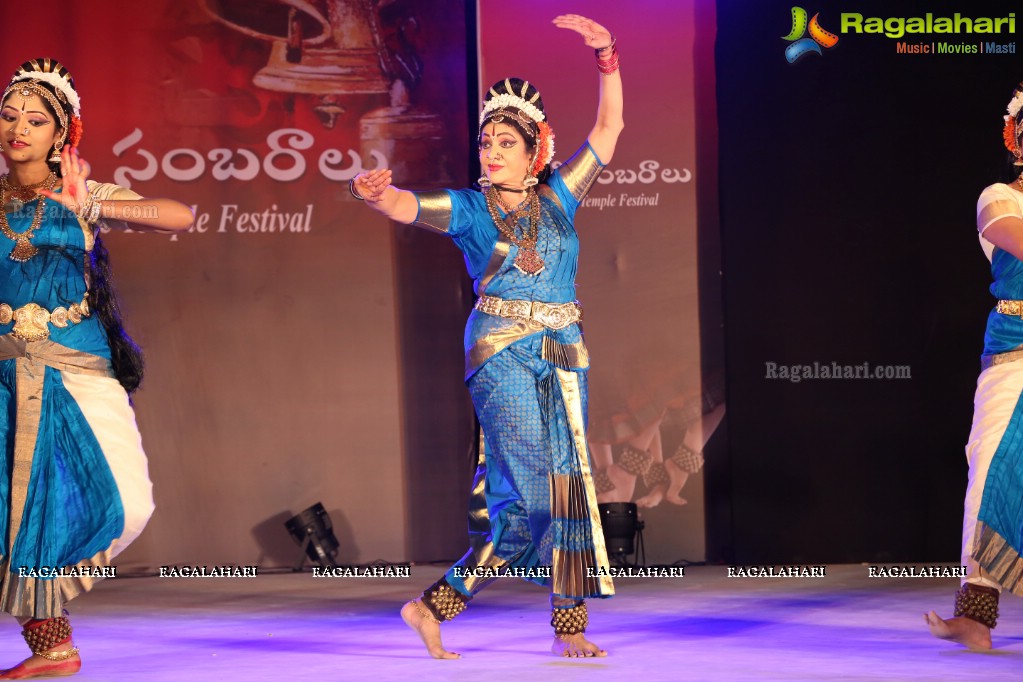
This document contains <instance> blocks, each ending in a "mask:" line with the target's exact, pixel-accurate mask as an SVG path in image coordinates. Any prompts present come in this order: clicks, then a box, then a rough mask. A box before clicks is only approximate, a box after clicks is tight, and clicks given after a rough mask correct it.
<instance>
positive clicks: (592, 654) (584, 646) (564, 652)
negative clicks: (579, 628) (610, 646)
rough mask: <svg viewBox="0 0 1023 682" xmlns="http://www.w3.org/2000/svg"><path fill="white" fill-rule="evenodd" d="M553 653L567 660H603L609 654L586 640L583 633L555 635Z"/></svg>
mask: <svg viewBox="0 0 1023 682" xmlns="http://www.w3.org/2000/svg"><path fill="white" fill-rule="evenodd" d="M551 652H552V653H553V654H554V655H555V656H564V657H567V658H603V657H604V656H607V652H606V651H604V650H603V649H601V648H600V647H598V646H597V645H596V644H594V643H593V642H591V641H589V640H588V639H586V637H585V636H584V635H583V633H581V632H580V633H579V634H577V635H560V636H558V635H555V636H554V644H552V645H551Z"/></svg>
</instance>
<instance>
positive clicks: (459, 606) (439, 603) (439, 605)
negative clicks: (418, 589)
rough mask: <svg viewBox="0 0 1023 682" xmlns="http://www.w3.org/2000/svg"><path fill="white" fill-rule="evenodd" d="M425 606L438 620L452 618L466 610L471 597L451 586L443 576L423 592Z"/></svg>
mask: <svg viewBox="0 0 1023 682" xmlns="http://www.w3.org/2000/svg"><path fill="white" fill-rule="evenodd" d="M422 601H423V606H425V607H426V608H427V609H429V611H430V613H432V614H433V617H434V618H435V619H436V620H437V622H442V621H445V620H451V619H452V618H454V617H455V616H457V615H458V614H460V613H461V612H462V611H465V606H466V604H468V603H469V597H466V596H465V595H464V594H462V593H461V592H459V591H458V590H456V589H455V588H453V587H451V585H449V584H448V583H447V581H446V580H444V579H443V578H441V579H440V580H438V581H437V582H435V583H434V584H433V585H431V586H430V587H428V588H427V589H426V590H425V591H424V592H423V599H422Z"/></svg>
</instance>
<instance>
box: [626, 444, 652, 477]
mask: <svg viewBox="0 0 1023 682" xmlns="http://www.w3.org/2000/svg"><path fill="white" fill-rule="evenodd" d="M653 459H654V458H653V455H651V454H650V453H649V452H647V451H646V450H640V449H639V448H634V447H632V446H631V445H626V446H625V447H624V448H622V454H621V455H619V457H618V466H619V467H620V468H621V469H622V470H623V471H625V472H627V473H630V474H632V475H633V476H639V475H641V474H643V473H645V472H646V470H647V469H649V468H650V462H652V461H653Z"/></svg>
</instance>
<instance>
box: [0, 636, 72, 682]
mask: <svg viewBox="0 0 1023 682" xmlns="http://www.w3.org/2000/svg"><path fill="white" fill-rule="evenodd" d="M71 646H72V645H71V644H64V645H61V646H58V647H56V648H54V649H51V651H52V652H53V653H59V652H61V651H67V650H68V649H70V648H71ZM81 669H82V659H81V658H79V656H78V654H75V655H74V656H72V657H70V658H68V659H67V660H64V661H50V660H48V659H45V658H43V657H42V656H35V655H32V656H29V657H28V658H26V659H25V660H24V661H22V662H21V663H19V664H18V665H16V666H14V667H13V668H8V669H7V670H4V671H3V672H0V680H31V679H36V678H40V677H65V676H67V675H74V674H75V673H77V672H78V671H79V670H81Z"/></svg>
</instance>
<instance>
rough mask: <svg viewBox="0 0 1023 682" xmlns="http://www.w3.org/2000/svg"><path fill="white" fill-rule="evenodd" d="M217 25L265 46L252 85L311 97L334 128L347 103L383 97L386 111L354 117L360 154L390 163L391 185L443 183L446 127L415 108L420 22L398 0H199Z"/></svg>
mask: <svg viewBox="0 0 1023 682" xmlns="http://www.w3.org/2000/svg"><path fill="white" fill-rule="evenodd" d="M201 3H202V6H203V9H204V10H205V11H206V12H207V13H208V14H209V15H210V16H212V17H213V18H215V19H216V20H217V21H220V22H221V23H223V24H225V25H227V26H228V27H230V28H231V29H233V30H235V31H238V32H240V33H242V34H243V35H246V36H249V37H252V38H255V39H258V40H263V41H269V42H270V44H271V48H270V57H269V60H268V62H267V64H266V66H264V67H263V68H261V69H260V70H259V71H258V72H257V73H256V74H255V76H253V79H252V82H253V84H254V85H256V86H257V87H259V88H263V89H265V90H271V91H275V92H281V93H286V94H288V95H310V96H312V97H314V98H315V104H314V105H313V106H312V110H313V112H315V113H316V115H317V117H318V118H319V120H320V122H321V123H322V124H323V126H324V127H325V128H327V129H332V128H334V126H335V125H336V124H337V122H338V119H339V118H341V117H343V116H344V115H345V113H346V111H347V108H346V106H345V104H346V99H349V98H351V97H355V96H358V97H365V96H371V97H372V96H380V97H381V98H384V97H386V98H387V100H389V106H386V107H381V108H378V109H375V110H373V111H370V112H368V113H366V114H365V115H364V116H363V117H362V118H361V119H360V120H359V137H360V141H361V149H360V153H361V154H362V157H363V158H371V153H372V152H374V151H376V152H380V153H381V154H383V156H384V158H386V159H389V160H390V162H391V163H390V165H391V169H392V170H393V172H394V179H395V181H396V182H399V183H400V182H405V183H417V182H430V183H437V182H441V183H443V182H445V181H447V180H448V179H449V178H448V177H447V173H446V171H444V168H443V165H442V164H440V163H439V161H438V160H439V159H440V158H441V157H442V154H441V153H439V152H440V151H441V147H442V142H443V136H444V127H443V125H442V123H441V119H440V117H439V116H437V115H436V114H435V113H433V112H431V111H427V110H425V109H422V108H421V107H417V106H415V105H414V104H413V99H414V98H413V93H414V91H415V89H416V86H417V85H418V84H419V82H420V80H421V79H422V74H423V62H422V59H421V58H420V57H419V55H418V54H417V53H416V50H415V48H414V47H413V45H412V41H411V36H412V34H413V33H414V32H415V31H416V30H417V28H418V22H417V21H416V19H415V18H414V17H413V16H412V14H411V13H410V12H409V11H408V9H407V8H406V7H405V5H406V3H403V2H401V1H400V0H398V1H395V2H386V1H385V2H381V3H379V4H378V3H377V2H375V1H374V0H312V1H309V0H283V1H278V2H251V0H225V1H223V2H211V1H210V0H201Z"/></svg>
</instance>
